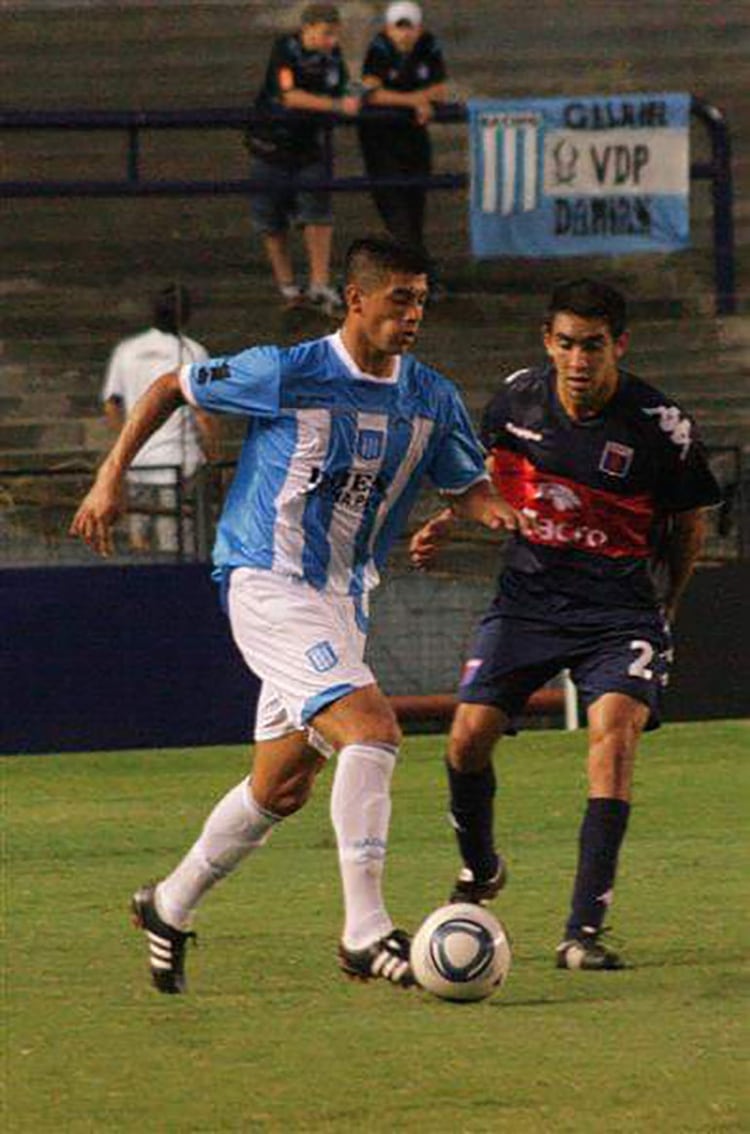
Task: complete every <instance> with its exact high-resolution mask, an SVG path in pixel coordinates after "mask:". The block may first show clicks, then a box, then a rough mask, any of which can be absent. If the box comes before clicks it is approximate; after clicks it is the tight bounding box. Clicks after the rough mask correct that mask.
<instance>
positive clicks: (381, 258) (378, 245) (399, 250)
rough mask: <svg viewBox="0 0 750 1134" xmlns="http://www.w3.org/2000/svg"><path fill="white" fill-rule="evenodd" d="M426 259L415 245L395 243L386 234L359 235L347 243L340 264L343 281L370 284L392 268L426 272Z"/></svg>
mask: <svg viewBox="0 0 750 1134" xmlns="http://www.w3.org/2000/svg"><path fill="white" fill-rule="evenodd" d="M429 269H430V261H429V259H428V257H427V256H426V254H425V253H424V252H422V251H421V250H420V249H419V248H413V247H412V246H411V245H409V244H399V243H398V242H397V241H395V240H391V239H390V238H389V237H386V236H362V237H360V238H359V240H354V241H352V243H351V244H350V245H349V248H348V250H347V253H346V260H345V264H344V278H345V279H346V282H347V283H354V282H355V281H356V282H357V283H362V284H364V285H365V287H367V286H369V287H374V286H377V284H378V283H380V282H382V281H383V279H385V278H386V277H387V276H389V275H391V274H392V273H393V272H403V273H404V275H409V276H423V275H425V276H426V275H427V273H428V272H429Z"/></svg>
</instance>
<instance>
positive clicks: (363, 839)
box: [331, 744, 397, 949]
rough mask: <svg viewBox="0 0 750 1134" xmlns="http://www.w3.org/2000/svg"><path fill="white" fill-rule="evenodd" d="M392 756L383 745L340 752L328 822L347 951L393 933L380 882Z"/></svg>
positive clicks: (355, 746) (394, 752)
mask: <svg viewBox="0 0 750 1134" xmlns="http://www.w3.org/2000/svg"><path fill="white" fill-rule="evenodd" d="M396 756H397V749H395V748H393V747H391V745H388V744H348V745H347V746H346V747H345V748H342V749H341V752H340V753H339V758H338V764H337V767H336V774H335V776H334V780H333V790H332V792H331V819H332V821H333V826H334V830H335V831H336V840H337V842H338V848H339V865H340V868H341V881H342V885H343V888H344V910H345V919H344V933H343V938H342V940H343V944H344V946H345V947H346V948H347V949H364V948H365V946H367V945H370V944H371V943H372V942H373V941H377V940H378V938H380V937H383V936H385V934H387V933H390V931H391V930H392V929H393V922H392V921H391V919H390V917H389V916H388V913H387V911H386V908H385V905H384V904H383V894H382V879H383V868H384V866H385V853H386V846H387V842H388V823H389V820H390V817H391V796H390V783H391V776H392V774H393V768H394V766H395V763H396Z"/></svg>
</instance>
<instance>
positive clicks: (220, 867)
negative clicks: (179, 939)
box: [156, 778, 279, 929]
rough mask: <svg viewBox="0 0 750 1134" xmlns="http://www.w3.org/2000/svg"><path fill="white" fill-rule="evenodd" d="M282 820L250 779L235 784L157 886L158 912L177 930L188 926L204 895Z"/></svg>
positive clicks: (259, 845)
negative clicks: (256, 794) (266, 805)
mask: <svg viewBox="0 0 750 1134" xmlns="http://www.w3.org/2000/svg"><path fill="white" fill-rule="evenodd" d="M278 822H279V816H278V815H273V814H272V813H271V812H270V811H264V809H263V808H262V807H259V806H258V804H257V803H256V802H255V799H254V798H253V794H252V787H251V783H250V779H249V778H247V779H244V780H242V782H241V783H239V784H237V785H236V786H235V787H233V788H232V790H231V791H228V792H227V794H226V795H225V796H224V798H223V799H220V800H219V802H218V803H217V804H216V807H214V809H213V811H212V812H211V814H210V815H209V817H208V819H207V820H206V822H205V824H204V826H203V830H202V831H201V834H200V837H199V839H198V841H197V842H196V843H194V844H193V846H192V847H191V848H190V850H189V851H188V853H187V854H186V855H185V857H184V858H183V860H182V862H180V863H179V865H178V866H177V867H176V868H175V869H174V870H173V871H172V873H171V874H170V875H169V876H168V877H167V878H165V879H164V881H163V882H160V883H159V885H158V886H157V888H156V908H157V912H158V914H159V916H160V917H161V918H163V919H164V921H166V923H167V924H168V925H172V926H174V927H175V928H176V929H185V928H186V927H187V926H189V924H190V920H191V916H192V913H193V910H194V909H195V907H196V906H197V905H198V902H199V901H200V900H201V898H202V897H203V895H204V894H205V893H207V892H208V890H210V889H211V888H212V886H215V885H216V883H217V882H220V881H221V879H222V878H226V876H227V874H229V873H231V871H232V870H234V868H235V867H236V866H237V865H239V863H240V862H242V860H243V858H245V857H246V856H247V855H248V854H250V852H251V851H254V850H255V849H256V848H257V847H262V846H263V844H264V843H265V841H266V839H267V838H268V836H269V834H270V832H271V828H272V827H273V826H274V825H275V824H276V823H278Z"/></svg>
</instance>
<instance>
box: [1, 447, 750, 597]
mask: <svg viewBox="0 0 750 1134" xmlns="http://www.w3.org/2000/svg"><path fill="white" fill-rule="evenodd" d="M709 457H710V461H711V467H712V470H713V472H714V474H715V476H716V477H717V480H718V481H719V483H720V485H721V486H722V492H723V501H722V504H721V506H720V507H719V508H717V509H713V510H712V511H711V512H709V532H708V540H707V545H706V549H705V552H704V557H703V558H704V559H705V560H708V561H711V562H729V561H732V562H737V561H742V560H744V559H746V558H747V557H749V556H750V468H748V467H747V464H746V462H745V461H743V452H742V449H741V448H740V446H739V445H725V446H715V447H714V446H712V447H711V448H710V449H709ZM235 465H236V462H235V461H234V460H223V461H215V462H211V463H210V464H206V465H202V466H201V467H200V468H199V469H198V470H197V472H196V474H195V475H194V476H193V477H191V478H190V480H188V481H184V480H183V479H182V478H181V477H180V476H179V468H177V467H176V466H173V465H170V466H160V469H163V470H167V469H168V470H169V471H170V472H171V473H173V474H175V477H176V479H175V480H174V481H173V483H172V484H170V485H168V486H166V487H167V488H168V490H169V494H168V495H167V496H165V495H164V494H162V495H159V494H158V493H155V494H154V496H153V499H152V500H151V501H149V499H148V498H146V499H145V500H144V499H142V498H140V499H137V500H135V499H134V500H133V502H132V504H131V506H130V508H129V509H128V511H126V513H125V515H124V516H123V518H122V520H120V521H119V522H118V524H117V526H116V528H115V558H116V561H118V562H121V563H133V562H140V563H143V562H151V561H153V562H171V563H175V562H177V563H179V562H195V561H199V562H204V561H208V560H209V559H210V556H211V547H212V544H213V540H214V533H215V528H216V522H217V519H218V516H219V513H220V510H221V506H222V501H223V498H224V496H225V493H226V489H227V487H228V484H229V481H230V479H231V477H232V475H233V473H234V468H235ZM150 471H153V470H150ZM93 476H94V470H93V468H91V467H83V466H82V465H73V464H71V465H68V466H66V467H64V468H60V467H57V468H50V467H48V468H44V467H37V468H24V469H0V568H2V567H25V566H42V565H44V566H51V565H54V564H60V565H67V564H73V563H74V564H85V563H88V564H90V565H94V564H95V563H97V562H99V560H98V559H97V557H96V556H94V555H93V554H92V553H91V552H90V551H89V550H88V549H87V548H86V547H84V545H83V544H81V543H80V541H78V540H77V539H73V538H70V537H69V536H68V534H67V532H68V527H69V525H70V521H71V519H72V517H73V514H74V512H75V510H76V508H77V506H78V503H79V502H80V500H81V499H82V498H83V495H84V493H85V492H86V491H87V489H88V488H89V487H90V485H91V482H92V479H93ZM155 487H157V488H158V487H159V486H155ZM162 487H164V486H162ZM430 503H431V500H429V499H427V498H425V500H424V504H425V505H426V506H428V508H427V510H428V512H429V511H430V510H431V509H430V508H429V505H430ZM133 516H136V517H140V518H141V519H143V520H146V521H148V524H147V526H148V529H149V531H148V538H149V539H150V540H151V547H150V548H149V547H147V546H144V547H140V548H138V547H135V546H134V545H133V531H132V525H131V524H130V522H129V521H130V518H131V517H133ZM416 522H417V523H419V522H420V521H419V520H418V519H417V520H416ZM159 525H160V526H161V530H162V535H161V536H160V533H159ZM165 527H167V528H169V531H168V532H167V539H168V541H169V542H168V543H165V542H164V535H163V533H164V529H165ZM170 533H171V534H170ZM402 543H403V544H404V545H405V541H402ZM460 560H465V561H466V562H467V563H469V564H470V565H471V571H472V573H473V574H476V575H483V574H486V575H487V576H488V577H489V576H491V575H492V574H493V573H494V571H495V570H496V567H497V547H496V542H495V540H494V539H488V538H486V537H485V536H484V534H483V533H482V532H481V531H478V532H477V534H475V535H474V536H471V535H468V536H467V537H466V538H464V539H462V540H460V541H459V543H458V544H456V547H455V554H454V555H452V556H451V557H450V560H449V561H447V562H446V563H445V570H446V571H447V573H448V574H450V575H451V576H453V575H454V574H455V575H456V577H457V576H458V574H460V573H461V570H465V569H466V568H465V567H464V568H459V567H458V562H459V561H460ZM406 563H407V559H406V554H405V546H403V547H402V546H401V545H399V546H398V547H397V549H396V553H395V555H394V557H393V562H392V570H393V571H394V572H396V573H398V572H399V571H400V570H402V569H404V570H405V569H406Z"/></svg>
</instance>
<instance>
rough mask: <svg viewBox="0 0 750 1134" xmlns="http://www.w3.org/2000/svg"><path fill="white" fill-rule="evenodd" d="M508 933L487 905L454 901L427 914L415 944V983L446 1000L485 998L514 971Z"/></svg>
mask: <svg viewBox="0 0 750 1134" xmlns="http://www.w3.org/2000/svg"><path fill="white" fill-rule="evenodd" d="M510 961H511V952H510V944H509V942H508V935H507V933H506V932H505V929H504V928H503V926H502V925H501V924H500V922H499V921H498V920H497V918H496V917H495V916H494V915H493V914H491V913H490V912H489V910H486V909H485V908H484V907H483V906H477V905H473V904H471V903H469V902H453V903H452V904H451V905H448V906H441V907H440V909H437V910H435V911H434V912H433V913H431V914H430V915H429V917H427V918H426V919H425V920H424V921H423V922H422V924H421V925H420V927H419V929H418V930H417V932H416V933H415V935H414V938H413V940H412V943H411V967H412V969H413V972H414V976H415V978H416V981H417V983H418V984H419V985H421V987H422V988H424V989H426V990H427V992H431V993H432V994H433V996H439V997H440V998H441V999H443V1000H484V999H486V997H488V996H491V995H492V993H493V992H495V990H496V989H498V988H500V986H501V985H502V983H503V981H504V980H505V978H506V977H507V975H508V972H509V970H510Z"/></svg>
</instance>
